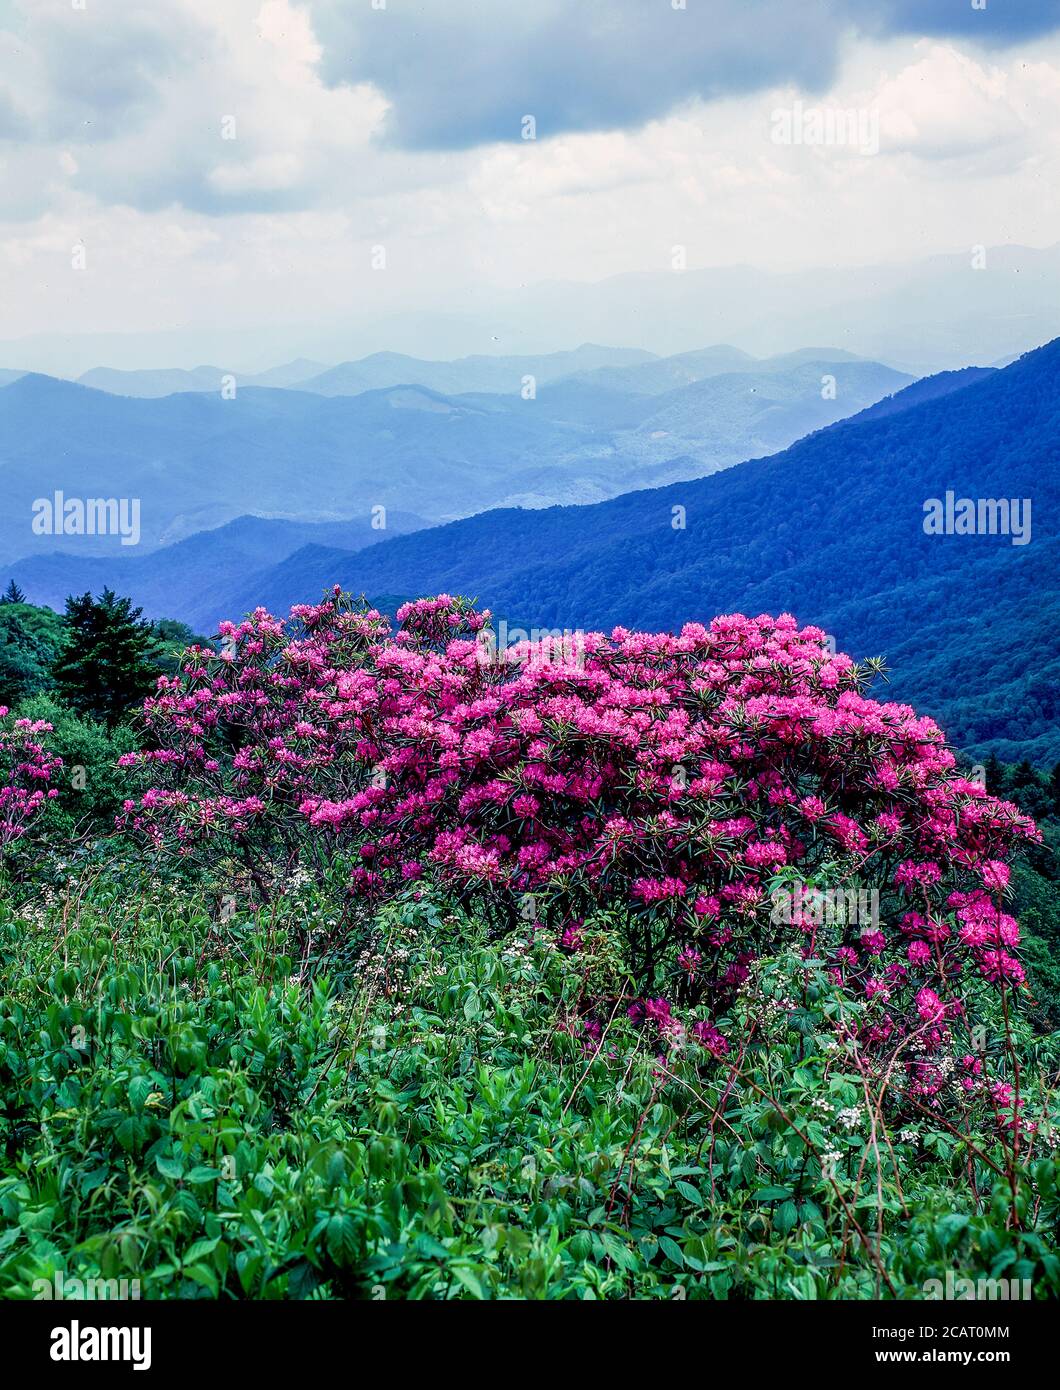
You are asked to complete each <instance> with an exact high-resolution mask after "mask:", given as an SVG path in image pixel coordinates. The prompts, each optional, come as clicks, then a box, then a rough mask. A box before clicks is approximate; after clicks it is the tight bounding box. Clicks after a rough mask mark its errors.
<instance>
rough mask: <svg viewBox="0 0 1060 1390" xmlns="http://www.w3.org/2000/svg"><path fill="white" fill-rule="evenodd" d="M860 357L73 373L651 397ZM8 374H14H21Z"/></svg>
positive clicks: (158, 389) (161, 386) (369, 361)
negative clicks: (579, 388) (734, 375)
mask: <svg viewBox="0 0 1060 1390" xmlns="http://www.w3.org/2000/svg"><path fill="white" fill-rule="evenodd" d="M859 360H860V361H865V360H867V359H865V358H858V357H857V356H856V354H854V353H851V352H847V351H845V350H843V349H841V348H802V349H799V350H798V351H797V352H786V353H782V354H779V355H777V356H774V357H768V358H757V357H753V356H752V355H751V354H750V353H747V352H742V351H741V350H740V349H739V348H735V347H731V346H730V345H728V344H725V343H721V344H717V345H715V346H713V347H707V348H699V349H697V350H696V351H694V352H682V353H678V354H676V355H674V356H672V357H658V356H656V354H655V353H652V352H646V351H643V350H640V349H631V348H613V347H601V346H599V345H598V344H596V343H583V344H582V345H581V347H578V348H575V349H573V350H572V351H566V352H552V353H546V354H537V355H526V354H524V355H521V356H511V355H499V354H498V355H495V356H485V355H483V354H478V355H475V356H470V357H461V358H457V359H455V360H453V361H448V362H444V361H433V360H429V359H426V358H421V357H410V356H408V355H407V354H406V353H401V352H376V353H372V354H371V355H370V356H368V357H363V358H360V359H358V360H356V361H352V362H340V363H339V364H338V366H335V367H324V366H322V365H321V364H319V363H313V362H308V361H306V360H305V359H304V358H299V359H298V360H296V361H294V362H288V363H284V364H282V365H281V366H278V367H273V368H271V369H270V370H268V371H265V372H257V373H255V374H253V375H244V374H242V373H240V372H236V371H232V370H231V369H225V368H222V367H214V366H202V367H193V368H190V369H184V368H179V367H171V368H146V369H141V370H136V371H126V370H117V369H113V368H110V367H94V368H92V369H91V370H90V371H87V372H84V373H83V374H82V375H81V376H79V377H78V382H79V384H80V385H82V386H91V387H93V388H94V389H95V390H99V391H107V392H109V393H110V394H111V395H117V396H135V397H139V398H145V397H151V396H168V395H172V394H173V393H174V392H177V391H220V390H221V386H222V383H223V380H224V378H225V376H226V375H229V376H230V377H231V378H233V379H235V380H236V382H237V383H238V385H239V386H272V387H278V388H291V387H294V388H295V389H297V390H300V391H311V392H314V393H315V394H318V395H322V396H356V395H360V394H361V393H362V392H364V391H380V390H385V389H386V388H387V387H390V386H408V385H416V386H426V387H427V388H428V389H429V390H432V391H438V392H440V393H441V394H442V395H447V396H456V395H467V394H473V393H501V394H505V395H508V394H518V393H519V392H520V391H521V390H522V388H523V384H524V382H525V380H526V379H527V378H530V377H532V378H533V379H534V381H535V383H537V384H538V385H542V384H544V383H546V382H556V381H561V380H568V379H569V380H570V381H572V382H578V383H582V384H584V385H587V386H597V387H604V388H606V389H608V390H612V391H620V392H622V393H623V394H632V395H655V394H657V393H659V392H662V391H669V390H672V389H673V388H675V387H677V386H687V385H688V384H689V383H690V382H693V381H700V380H702V379H703V378H704V377H708V376H720V375H722V374H724V373H731V372H742V371H757V372H776V371H787V370H788V369H789V368H791V367H795V366H798V365H799V364H800V363H802V362H807V361H823V362H852V361H859ZM10 375H11V379H14V377H16V376H19V375H22V373H19V372H12V373H11V374H10Z"/></svg>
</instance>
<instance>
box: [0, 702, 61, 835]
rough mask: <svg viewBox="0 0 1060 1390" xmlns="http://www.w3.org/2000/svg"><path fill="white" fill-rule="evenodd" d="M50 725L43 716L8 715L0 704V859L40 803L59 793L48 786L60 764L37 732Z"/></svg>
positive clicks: (30, 820) (38, 810)
mask: <svg viewBox="0 0 1060 1390" xmlns="http://www.w3.org/2000/svg"><path fill="white" fill-rule="evenodd" d="M51 729H52V726H51V725H50V724H49V723H47V721H45V720H43V719H14V720H13V719H11V718H10V714H9V711H8V709H7V706H6V705H0V859H3V858H6V856H7V853H8V851H9V850H10V848H11V846H12V845H14V844H15V843H16V841H18V840H21V839H22V838H23V836H25V834H26V832H27V831H28V830H29V828H30V824H31V822H32V821H33V819H34V817H35V816H36V815H38V813H39V812H40V811H41V810H42V809H43V807H44V804H45V802H46V801H48V800H49V799H51V798H54V797H56V796H58V795H59V793H58V791H57V790H56V789H55V788H54V787H51V786H49V783H50V782H51V780H52V778H53V776H54V775H55V773H56V772H57V771H58V769H59V768H60V767H61V766H62V759H61V758H58V757H55V756H54V755H53V754H51V753H50V752H49V751H48V750H47V748H46V747H45V745H44V743H43V742H42V740H41V735H43V734H49V733H51Z"/></svg>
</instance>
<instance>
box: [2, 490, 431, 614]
mask: <svg viewBox="0 0 1060 1390" xmlns="http://www.w3.org/2000/svg"><path fill="white" fill-rule="evenodd" d="M378 520H379V518H378V517H377V518H373V517H372V516H371V515H365V516H360V517H352V518H349V519H346V520H343V521H317V522H313V521H290V520H286V519H283V518H277V517H259V516H241V517H238V518H237V519H236V520H235V521H230V522H228V523H227V525H225V526H220V527H218V528H217V529H216V530H214V531H200V532H198V533H197V534H196V535H194V536H189V537H188V538H187V540H183V541H178V542H176V543H175V544H174V545H167V546H162V547H161V548H159V549H158V550H153V551H150V552H149V553H148V554H146V555H137V554H135V553H130V554H128V555H127V556H124V557H123V556H110V555H107V556H102V555H101V556H89V555H70V554H63V553H60V552H57V551H53V552H52V553H51V554H49V555H35V556H32V557H31V558H29V559H26V560H22V561H20V562H19V563H18V564H15V565H12V566H10V567H9V568H8V570H7V576H8V578H9V579H14V580H15V582H16V583H17V584H18V586H19V588H21V589H22V590H23V592H24V593H26V594H32V595H33V600H34V602H35V603H38V604H46V605H47V606H48V607H50V608H54V609H56V610H60V611H61V610H62V608H63V606H64V604H65V602H66V598H67V596H68V595H69V594H82V593H85V592H87V591H91V592H92V593H95V594H98V593H100V592H101V590H102V589H103V588H104V587H107V588H110V589H113V590H114V591H115V592H116V593H119V594H128V595H131V596H132V597H134V599H135V601H136V604H137V606H139V607H142V608H143V610H144V614H145V616H147V617H148V618H156V619H157V618H168V617H172V616H174V615H175V614H181V613H191V612H194V613H197V614H200V615H201V614H203V613H206V614H209V615H210V616H209V617H208V619H207V621H206V627H207V628H208V629H209V631H211V632H213V631H214V630H215V629H216V627H217V623H218V621H219V620H220V619H221V618H222V617H229V616H231V610H230V608H229V602H230V596H231V594H232V592H233V590H235V589H240V590H242V589H243V588H245V587H247V586H248V585H250V586H253V584H254V583H255V582H256V580H255V577H256V576H257V575H259V574H260V575H261V576H262V582H263V583H264V575H265V573H266V572H268V571H270V570H271V569H272V568H274V567H275V565H276V564H277V563H278V562H280V561H282V560H283V559H285V558H286V557H287V556H288V555H291V554H293V553H294V552H295V551H297V550H301V549H304V548H305V547H307V546H320V547H331V548H338V549H341V550H342V551H344V552H349V551H356V550H359V549H361V548H362V547H364V546H366V545H375V544H378V543H379V542H380V541H383V540H386V539H388V538H389V537H391V536H401V535H406V534H408V533H409V532H411V531H416V530H419V529H420V528H422V527H424V526H426V525H427V523H426V522H425V521H423V519H422V518H420V517H417V516H413V515H411V514H410V513H407V512H395V511H389V512H387V514H386V517H385V523H386V524H385V527H382V528H379V527H378ZM373 523H375V524H373ZM5 582H6V580H5Z"/></svg>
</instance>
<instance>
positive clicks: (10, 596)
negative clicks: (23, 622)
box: [0, 579, 26, 603]
mask: <svg viewBox="0 0 1060 1390" xmlns="http://www.w3.org/2000/svg"><path fill="white" fill-rule="evenodd" d="M25 601H26V595H25V594H24V593H23V592H22V590H21V589H20V588H19V587H18V585H17V584H16V583H15V581H14V580H13V579H12V580H11V582H10V583H9V584H8V586H7V588H6V589H5V590H4V592H3V594H2V595H0V603H25Z"/></svg>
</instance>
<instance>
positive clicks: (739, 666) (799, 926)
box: [126, 594, 1037, 1106]
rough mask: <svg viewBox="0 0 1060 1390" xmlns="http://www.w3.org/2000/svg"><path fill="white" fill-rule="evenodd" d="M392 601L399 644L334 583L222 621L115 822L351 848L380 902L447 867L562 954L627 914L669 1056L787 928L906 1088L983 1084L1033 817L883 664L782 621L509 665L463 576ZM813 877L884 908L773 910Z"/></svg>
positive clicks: (188, 843)
mask: <svg viewBox="0 0 1060 1390" xmlns="http://www.w3.org/2000/svg"><path fill="white" fill-rule="evenodd" d="M398 618H399V623H400V628H399V630H398V632H397V633H396V635H395V636H394V637H393V638H391V637H390V636H389V635H388V633H387V629H386V625H385V623H384V622H383V620H382V619H381V618H380V616H379V614H378V613H376V612H374V611H372V610H365V609H364V608H356V607H354V606H352V605H351V604H350V603H349V600H348V599H347V598H346V597H345V596H342V595H339V594H336V595H334V596H333V597H332V598H330V599H328V600H327V601H325V602H324V603H322V604H320V605H318V606H316V607H313V608H306V607H302V608H296V609H295V610H293V612H292V616H291V621H290V623H289V624H284V623H281V622H279V621H277V620H276V619H274V618H272V617H270V616H269V615H268V614H266V613H264V612H263V611H261V610H259V611H258V612H257V613H256V614H255V615H254V616H253V617H252V618H250V619H248V620H247V621H246V622H244V623H242V624H240V625H238V626H233V625H227V626H226V628H225V629H223V630H222V636H223V637H224V638H225V639H226V645H227V650H226V652H225V653H224V654H223V655H222V656H220V657H218V656H215V655H212V654H209V653H205V652H201V651H196V652H193V653H192V654H191V657H190V660H189V661H188V663H187V664H186V666H185V670H184V673H183V675H182V676H180V677H177V678H173V679H172V680H162V681H160V683H159V693H158V695H157V696H156V697H155V698H153V699H152V700H149V701H148V702H147V706H146V717H147V721H148V727H149V729H150V731H151V734H152V737H153V739H154V740H155V742H156V744H157V746H156V747H155V748H153V749H152V750H151V751H149V752H147V753H146V754H144V755H142V759H141V761H143V762H144V763H145V764H146V765H147V766H148V767H150V768H151V769H152V771H153V772H155V773H156V774H158V778H157V780H158V782H159V783H160V785H157V786H155V787H153V788H151V789H149V790H148V791H146V793H145V794H144V795H142V796H141V797H140V799H139V800H138V801H137V802H131V801H130V802H129V803H127V805H126V822H127V823H128V824H129V825H131V826H132V827H135V828H137V829H139V830H141V831H143V832H145V833H146V834H148V835H149V836H150V837H151V838H152V839H153V841H154V842H155V843H156V844H158V845H160V846H164V845H167V844H168V845H172V846H175V847H176V849H177V850H178V852H181V853H185V854H186V853H189V852H191V850H192V849H193V847H194V846H195V845H196V844H197V843H198V842H200V841H202V840H203V839H216V838H217V837H221V838H222V839H223V840H225V841H226V842H227V843H228V845H229V847H230V848H231V850H232V851H233V852H235V853H237V854H238V855H239V856H240V857H242V858H243V859H244V861H245V862H246V863H247V865H248V868H250V870H251V871H252V872H253V873H254V875H255V877H256V878H257V880H258V881H259V882H260V883H261V884H263V885H264V884H265V882H266V879H267V878H268V876H269V873H270V872H272V871H274V870H275V869H276V868H277V866H278V865H279V867H281V868H282V867H289V866H291V865H293V863H294V862H295V860H296V859H298V858H299V857H303V858H304V859H306V860H307V861H308V862H310V863H318V864H323V863H330V862H334V861H335V860H336V859H341V858H342V857H343V856H348V859H349V862H350V865H351V868H350V886H351V890H352V892H353V894H354V895H355V896H356V897H357V898H358V899H359V900H364V901H368V902H373V901H376V900H379V899H383V898H387V897H391V896H393V895H395V894H396V893H397V892H399V891H400V890H401V889H402V888H403V887H405V886H406V885H409V884H413V885H414V884H416V883H417V882H418V881H419V880H421V879H425V878H431V879H433V880H435V881H437V882H440V883H442V884H444V885H446V886H447V887H449V888H451V889H452V890H453V891H454V892H455V893H456V894H458V895H459V896H460V897H462V898H464V899H465V900H466V899H474V900H477V902H478V904H479V905H480V906H481V908H482V910H483V912H484V913H485V914H486V915H487V916H490V917H492V918H493V919H494V920H495V922H497V923H498V924H504V923H506V922H513V921H515V920H518V918H519V917H520V916H521V917H522V918H523V919H524V920H530V921H536V922H540V923H542V924H545V925H547V926H548V927H550V928H551V929H554V930H555V931H556V932H557V934H558V936H559V938H560V942H561V945H562V946H563V948H564V949H567V950H571V951H577V950H578V949H579V941H580V931H579V929H580V925H581V921H582V920H583V919H586V918H588V917H589V916H590V915H591V914H592V913H594V912H598V911H600V910H603V909H607V910H609V911H611V912H614V911H615V910H617V911H618V912H619V913H620V915H621V918H622V922H623V930H624V932H625V937H626V947H627V958H628V963H629V966H630V968H631V970H632V971H633V973H634V977H635V979H636V980H637V981H638V984H639V987H640V990H641V992H642V997H641V998H638V999H636V1000H634V1001H633V1002H631V1003H630V1004H629V1008H630V1010H631V1017H633V1018H634V1019H635V1020H636V1021H638V1022H639V1023H640V1024H641V1025H642V1026H643V1028H644V1029H645V1030H646V1032H647V1033H648V1035H649V1037H650V1038H651V1039H652V1040H656V1039H657V1040H658V1042H659V1045H660V1046H661V1047H662V1048H663V1049H664V1050H665V1048H666V1047H667V1046H669V1045H670V1044H672V1043H673V1042H674V1041H675V1040H683V1039H684V1038H685V1037H686V1036H687V1034H688V1033H691V1034H692V1036H693V1037H694V1038H696V1040H697V1041H699V1042H700V1043H701V1044H702V1045H703V1046H704V1047H705V1048H706V1049H707V1050H708V1051H709V1052H713V1053H715V1055H719V1056H720V1055H722V1054H723V1053H724V1052H725V1050H726V1048H727V1041H726V1038H725V1035H724V1031H723V1028H722V1027H721V1020H722V1018H723V1015H724V1013H725V1011H726V1010H727V1009H728V1008H729V1007H730V1005H731V1004H732V1002H733V999H734V997H735V995H736V992H737V991H738V990H739V988H740V986H741V984H743V982H744V981H745V980H746V979H747V978H748V973H749V969H750V967H751V964H752V963H753V962H754V961H755V960H756V959H759V958H760V957H762V956H763V955H764V954H766V953H768V952H769V951H770V950H771V948H773V947H775V946H778V945H780V944H782V943H785V942H789V941H790V940H791V938H792V934H793V933H795V934H797V938H798V940H799V941H800V943H801V947H802V953H803V955H804V957H805V958H806V959H807V960H808V961H809V960H822V961H824V962H825V964H826V967H827V969H828V970H829V972H830V976H831V979H832V981H833V983H834V984H835V986H836V987H837V988H838V989H839V990H841V991H842V992H843V994H844V995H845V996H846V997H848V998H850V999H852V1000H855V1001H857V1003H858V1005H859V1006H860V1013H859V1014H858V1022H857V1024H856V1028H857V1041H858V1042H859V1044H860V1045H862V1046H864V1047H866V1048H869V1049H875V1050H876V1051H877V1052H878V1053H879V1054H880V1055H881V1056H882V1055H890V1056H892V1057H895V1058H896V1057H898V1055H899V1052H901V1053H902V1056H901V1064H900V1069H902V1070H904V1071H905V1073H906V1076H907V1080H908V1085H909V1091H910V1094H913V1095H917V1096H921V1097H925V1098H929V1099H932V1098H934V1097H936V1096H937V1095H938V1093H939V1092H940V1091H941V1089H942V1088H943V1086H944V1085H945V1084H946V1083H948V1082H952V1080H953V1071H954V1066H955V1065H959V1067H960V1068H961V1069H962V1070H961V1071H960V1084H961V1085H962V1086H963V1087H964V1089H965V1090H973V1089H979V1090H982V1091H984V1094H985V1093H986V1087H987V1086H988V1082H987V1080H986V1079H985V1078H984V1077H983V1076H982V1067H981V1065H978V1067H977V1064H978V1060H979V1059H978V1057H977V1055H976V1053H977V1051H978V1049H977V1048H974V1047H969V1046H968V1045H967V1044H965V1045H963V1046H961V1047H960V1049H959V1050H960V1054H961V1055H962V1056H963V1058H964V1060H963V1061H962V1062H960V1063H959V1064H957V1063H955V1062H954V1053H955V1049H957V1046H958V1045H957V1042H956V1038H957V1036H958V1035H959V1034H961V1033H963V1032H965V1031H967V1030H968V1028H969V1027H970V1025H971V1022H972V1020H973V1018H975V1017H977V1013H976V1008H977V1006H976V1003H975V1001H976V999H977V997H978V996H981V995H983V994H984V992H989V991H993V992H998V991H999V992H1001V993H1002V994H1003V995H1004V994H1005V993H1007V992H1008V991H1011V990H1013V989H1017V988H1019V987H1020V986H1021V985H1022V983H1023V971H1022V967H1021V965H1020V963H1019V960H1018V959H1017V956H1016V955H1015V947H1016V946H1017V944H1018V941H1019V929H1018V927H1017V924H1016V922H1015V921H1014V920H1013V918H1012V917H1011V916H1009V915H1008V914H1007V913H1006V912H1005V911H1004V896H1005V892H1006V888H1007V885H1008V878H1009V869H1008V860H1009V859H1010V858H1011V856H1012V854H1013V852H1014V851H1015V849H1016V848H1017V847H1018V845H1019V843H1020V842H1021V841H1024V840H1028V839H1032V838H1035V837H1036V835H1037V831H1036V830H1035V827H1034V825H1033V823H1032V822H1031V821H1029V820H1028V819H1027V818H1026V817H1024V816H1022V815H1021V814H1020V813H1019V811H1018V810H1017V808H1015V807H1014V806H1012V805H1010V804H1009V803H1006V802H1000V801H998V800H996V799H994V798H992V797H990V796H987V795H986V793H985V791H984V790H983V788H982V787H981V786H979V785H978V784H977V783H976V782H974V781H970V780H968V779H966V778H964V777H963V776H961V775H959V773H958V772H957V770H956V767H955V759H954V755H953V753H952V752H951V751H950V750H949V749H948V748H947V747H946V745H945V741H944V739H943V736H942V734H941V732H940V731H939V729H938V728H937V726H936V725H935V724H934V723H932V721H931V720H929V719H925V718H921V717H920V716H918V715H917V714H916V713H915V712H914V711H913V710H912V709H910V708H908V707H907V706H902V705H896V704H880V703H877V702H875V701H872V700H870V699H868V698H867V696H866V694H865V690H866V687H867V684H868V681H869V680H870V678H871V676H872V675H873V674H874V671H875V669H876V667H875V666H874V665H873V664H869V665H867V666H858V665H855V663H854V662H852V661H851V660H850V658H849V657H847V656H844V655H841V654H839V655H837V654H834V653H833V652H831V651H830V649H829V647H828V644H827V642H826V639H825V634H824V633H823V632H821V631H820V630H819V629H817V628H812V627H810V628H803V629H800V628H799V627H798V625H797V624H796V622H795V620H794V619H793V618H791V617H789V616H787V615H783V616H781V617H779V618H772V617H766V616H762V617H758V618H747V617H743V616H741V615H730V616H725V617H719V618H716V619H715V620H714V621H713V622H712V623H711V624H710V625H709V626H703V625H701V624H698V623H692V624H687V625H686V626H685V627H684V628H683V629H682V631H681V632H680V634H678V635H676V636H673V635H669V634H654V633H635V632H629V631H626V630H625V629H621V628H619V629H616V630H615V631H614V632H613V633H612V634H611V635H610V636H605V635H603V634H601V633H588V634H585V635H584V637H582V638H580V640H579V642H578V644H577V651H576V653H574V652H572V651H571V650H570V649H569V647H567V646H563V647H562V649H557V647H556V646H555V645H554V644H551V643H549V642H548V641H545V642H540V643H523V644H521V645H520V646H518V647H516V648H513V649H511V650H509V651H506V652H502V653H500V654H499V655H498V654H497V653H495V652H494V651H493V649H492V647H491V646H490V645H489V643H488V642H487V641H484V640H483V639H484V634H485V632H486V628H485V624H486V621H487V618H488V614H485V613H477V612H475V611H474V610H473V609H471V608H469V607H468V606H467V605H466V604H465V603H463V602H462V601H460V600H454V599H451V598H449V597H448V596H447V595H442V596H440V597H439V598H436V599H430V600H421V601H418V602H417V603H414V604H410V605H406V606H405V608H403V609H402V610H401V611H400V612H399V614H398ZM800 883H815V884H817V885H818V886H822V885H823V886H826V887H828V888H830V889H844V888H854V889H859V888H861V887H863V886H865V885H873V886H874V888H875V890H876V891H877V892H878V894H879V901H880V912H879V914H878V920H877V918H876V917H875V916H874V919H873V920H872V921H871V922H869V923H865V922H863V921H859V920H857V916H858V915H857V914H856V913H855V914H853V916H852V918H851V919H846V920H837V921H830V922H828V923H827V924H826V923H823V922H822V921H821V920H820V918H819V914H814V913H813V912H812V911H811V910H808V909H807V908H806V907H805V906H799V907H797V908H796V910H795V911H794V913H789V914H788V915H787V917H786V919H785V920H782V921H778V920H777V914H776V912H775V911H774V910H773V909H774V897H773V895H774V892H775V890H776V889H777V887H778V885H779V886H784V885H792V884H800ZM593 1017H594V1015H593V1013H592V1010H591V1008H590V1010H589V1012H588V1013H587V1026H588V1027H589V1028H590V1030H591V1028H592V1027H593V1026H594V1025H593ZM993 1100H994V1101H995V1102H996V1103H998V1104H1000V1105H1002V1106H1007V1105H1009V1104H1010V1103H1011V1104H1015V1100H1014V1098H1013V1097H1011V1096H1007V1095H1006V1096H994V1097H993Z"/></svg>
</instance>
